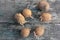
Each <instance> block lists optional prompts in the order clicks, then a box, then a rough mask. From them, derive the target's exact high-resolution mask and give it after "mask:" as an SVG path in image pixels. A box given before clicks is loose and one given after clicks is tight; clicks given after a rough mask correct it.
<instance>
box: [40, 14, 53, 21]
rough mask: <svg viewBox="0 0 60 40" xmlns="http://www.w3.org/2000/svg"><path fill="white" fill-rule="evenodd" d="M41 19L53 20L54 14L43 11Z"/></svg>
mask: <svg viewBox="0 0 60 40" xmlns="http://www.w3.org/2000/svg"><path fill="white" fill-rule="evenodd" d="M40 19H41V21H43V22H48V21H50V20H52V15H51V14H50V13H42V14H41V16H40Z"/></svg>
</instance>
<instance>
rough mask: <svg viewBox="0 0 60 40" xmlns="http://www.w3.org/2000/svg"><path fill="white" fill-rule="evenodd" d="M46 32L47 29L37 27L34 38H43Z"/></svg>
mask: <svg viewBox="0 0 60 40" xmlns="http://www.w3.org/2000/svg"><path fill="white" fill-rule="evenodd" d="M44 32H45V28H44V27H41V26H37V27H36V28H35V31H34V36H38V37H39V36H42V35H43V34H44Z"/></svg>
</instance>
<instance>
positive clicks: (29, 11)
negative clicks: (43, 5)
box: [22, 8, 33, 18]
mask: <svg viewBox="0 0 60 40" xmlns="http://www.w3.org/2000/svg"><path fill="white" fill-rule="evenodd" d="M22 13H23V15H24V17H25V18H27V17H30V18H33V17H32V11H31V10H30V9H28V8H25V9H24V10H23V12H22Z"/></svg>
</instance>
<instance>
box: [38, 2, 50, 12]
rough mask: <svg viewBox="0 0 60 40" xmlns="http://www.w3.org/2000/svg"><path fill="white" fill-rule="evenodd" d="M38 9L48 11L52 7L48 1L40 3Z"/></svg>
mask: <svg viewBox="0 0 60 40" xmlns="http://www.w3.org/2000/svg"><path fill="white" fill-rule="evenodd" d="M37 8H38V9H40V10H42V11H48V10H49V8H50V5H49V3H48V2H47V1H40V2H39V3H38V5H37Z"/></svg>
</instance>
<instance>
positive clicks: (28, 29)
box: [21, 28, 31, 37]
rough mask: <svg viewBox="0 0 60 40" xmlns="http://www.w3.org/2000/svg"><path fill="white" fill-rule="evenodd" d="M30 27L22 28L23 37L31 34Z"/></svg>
mask: <svg viewBox="0 0 60 40" xmlns="http://www.w3.org/2000/svg"><path fill="white" fill-rule="evenodd" d="M30 30H31V29H30V28H22V29H21V35H22V36H23V37H28V36H29V34H30Z"/></svg>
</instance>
